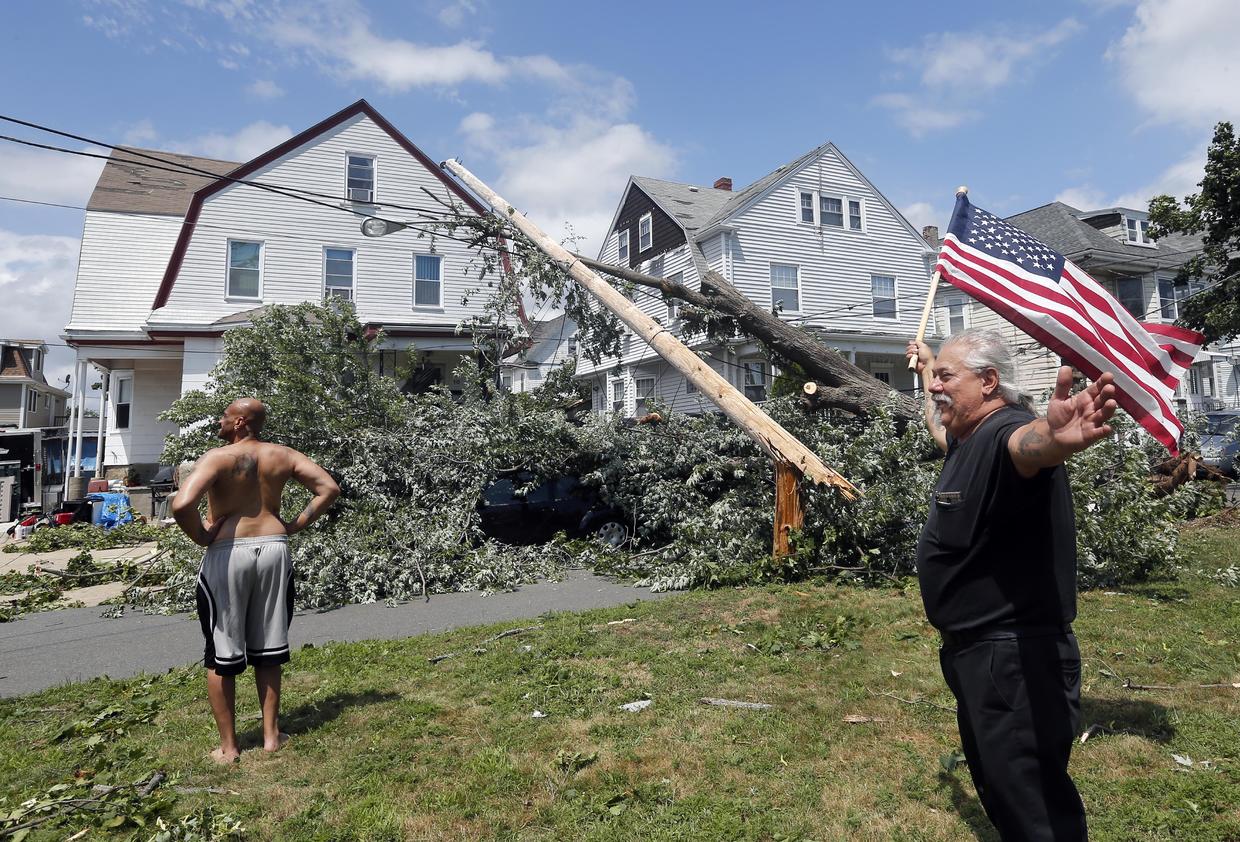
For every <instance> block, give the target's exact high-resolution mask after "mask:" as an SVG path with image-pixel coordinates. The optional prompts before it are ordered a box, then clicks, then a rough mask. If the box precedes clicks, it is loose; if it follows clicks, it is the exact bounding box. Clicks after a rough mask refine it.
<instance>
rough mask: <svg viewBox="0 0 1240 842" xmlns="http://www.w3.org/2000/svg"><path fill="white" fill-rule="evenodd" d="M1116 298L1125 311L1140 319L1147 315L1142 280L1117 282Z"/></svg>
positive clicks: (1129, 279) (1130, 279)
mask: <svg viewBox="0 0 1240 842" xmlns="http://www.w3.org/2000/svg"><path fill="white" fill-rule="evenodd" d="M1115 297H1116V298H1118V299H1119V303H1120V304H1121V305H1122V306H1123V308H1124V309H1125V310H1127V311H1128V312H1129V313H1132V315H1134V316H1136V317H1137V318H1138V319H1139V318H1141V317H1142V316H1143V315H1144V314H1145V290H1144V289H1143V285H1142V283H1141V279H1140V278H1120V279H1119V280H1118V281H1116V282H1115Z"/></svg>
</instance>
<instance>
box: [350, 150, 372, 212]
mask: <svg viewBox="0 0 1240 842" xmlns="http://www.w3.org/2000/svg"><path fill="white" fill-rule="evenodd" d="M348 161H349V163H348V175H347V176H346V183H345V198H347V199H348V200H349V201H350V202H366V203H371V202H374V200H375V159H374V158H371V157H368V156H366V155H349V156H348Z"/></svg>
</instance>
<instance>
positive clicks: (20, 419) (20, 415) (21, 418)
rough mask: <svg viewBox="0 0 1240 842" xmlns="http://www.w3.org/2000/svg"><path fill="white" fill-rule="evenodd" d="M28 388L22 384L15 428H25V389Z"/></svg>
mask: <svg viewBox="0 0 1240 842" xmlns="http://www.w3.org/2000/svg"><path fill="white" fill-rule="evenodd" d="M28 388H30V387H28V386H27V385H26V384H25V383H23V384H22V392H21V396H20V397H21V404H20V405H19V406H18V408H17V429H19V430H24V429H26V390H27V389H28Z"/></svg>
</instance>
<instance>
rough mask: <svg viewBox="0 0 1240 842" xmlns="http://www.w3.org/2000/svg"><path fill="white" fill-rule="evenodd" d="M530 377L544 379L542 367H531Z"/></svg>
mask: <svg viewBox="0 0 1240 842" xmlns="http://www.w3.org/2000/svg"><path fill="white" fill-rule="evenodd" d="M530 379H531V380H542V379H543V373H542V369H541V368H531V369H530Z"/></svg>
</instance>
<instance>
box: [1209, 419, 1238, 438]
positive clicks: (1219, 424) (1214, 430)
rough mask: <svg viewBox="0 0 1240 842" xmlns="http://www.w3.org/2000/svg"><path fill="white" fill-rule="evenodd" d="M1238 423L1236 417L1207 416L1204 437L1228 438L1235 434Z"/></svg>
mask: <svg viewBox="0 0 1240 842" xmlns="http://www.w3.org/2000/svg"><path fill="white" fill-rule="evenodd" d="M1237 421H1240V416H1237V415H1207V416H1206V435H1209V436H1228V435H1231V434H1232V433H1234V432H1236V422H1237Z"/></svg>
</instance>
